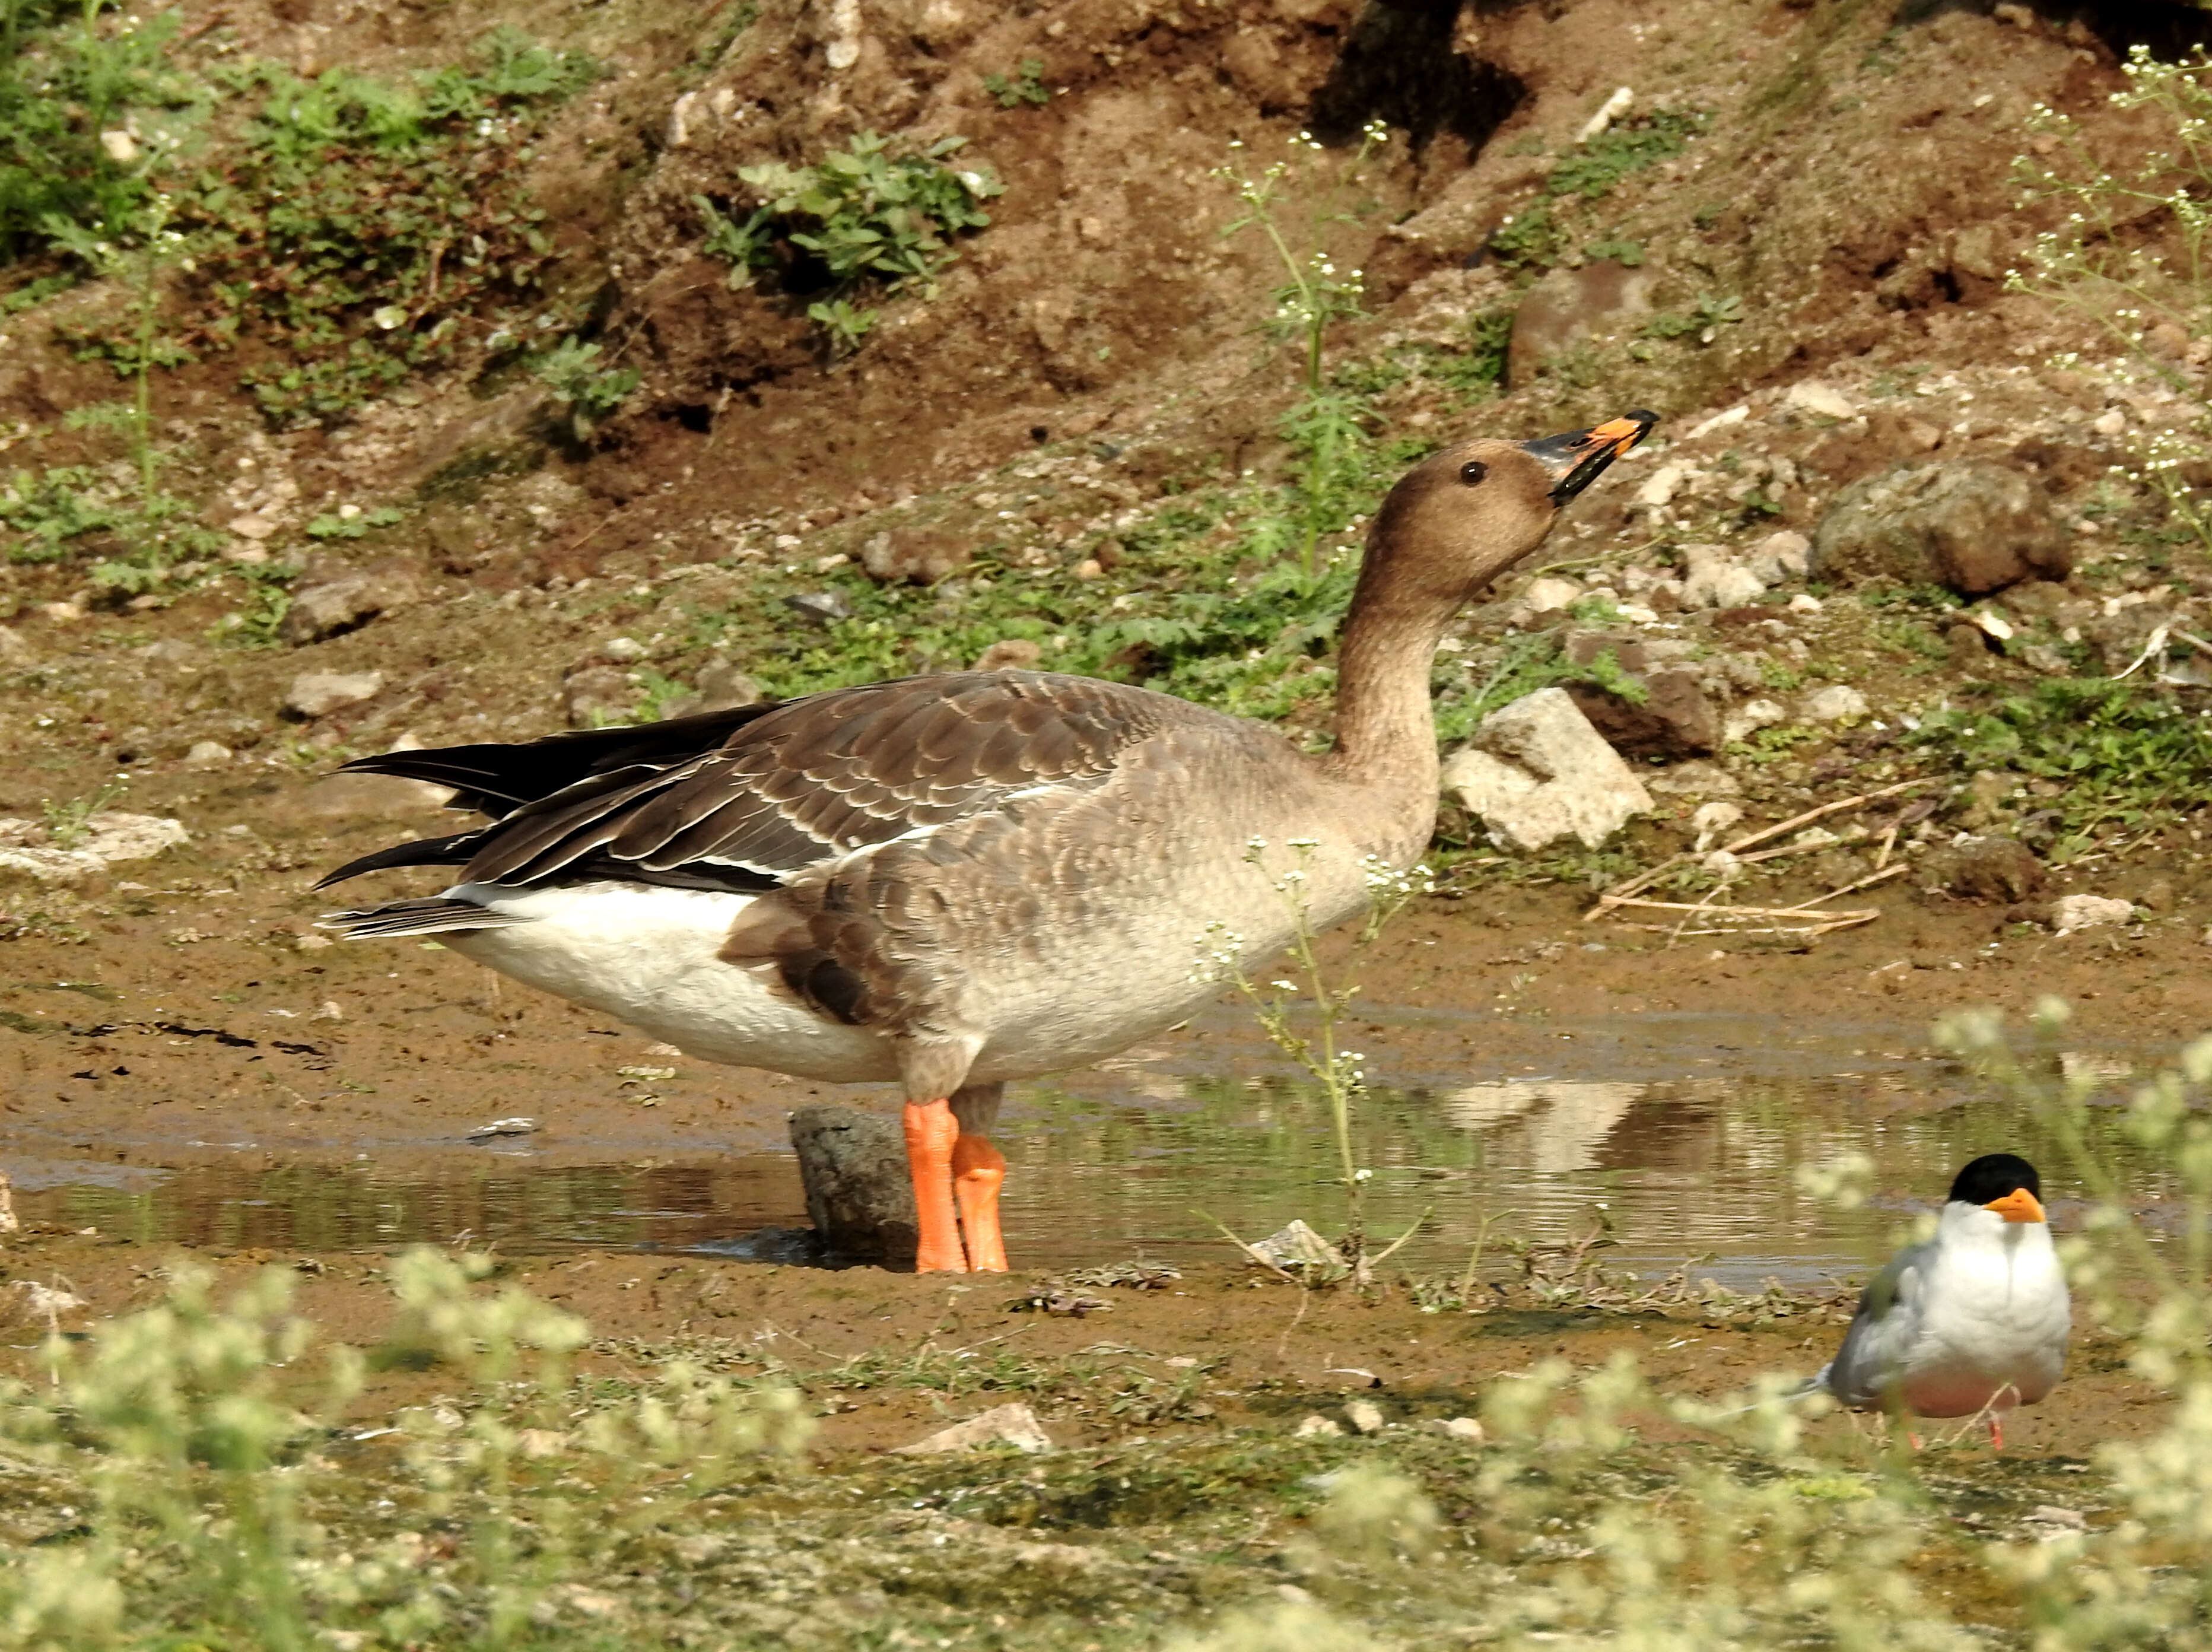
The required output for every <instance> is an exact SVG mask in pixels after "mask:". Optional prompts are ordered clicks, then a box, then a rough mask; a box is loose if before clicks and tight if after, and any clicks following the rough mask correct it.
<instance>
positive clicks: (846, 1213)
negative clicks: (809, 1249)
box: [791, 1102, 921, 1264]
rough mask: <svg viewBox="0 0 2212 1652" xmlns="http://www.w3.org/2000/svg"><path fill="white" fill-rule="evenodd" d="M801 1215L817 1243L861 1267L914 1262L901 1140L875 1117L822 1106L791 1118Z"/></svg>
mask: <svg viewBox="0 0 2212 1652" xmlns="http://www.w3.org/2000/svg"><path fill="white" fill-rule="evenodd" d="M791 1145H792V1149H793V1151H795V1152H796V1153H797V1154H798V1155H799V1179H800V1180H801V1181H804V1182H805V1185H806V1214H807V1216H808V1218H810V1219H811V1221H812V1222H813V1224H814V1230H815V1232H816V1233H817V1234H818V1235H820V1236H821V1238H822V1241H823V1243H824V1244H826V1245H828V1246H829V1248H830V1249H831V1250H832V1251H834V1252H836V1254H839V1255H841V1256H849V1257H852V1258H854V1259H855V1260H863V1261H882V1262H896V1263H900V1264H904V1263H908V1262H910V1261H912V1260H914V1253H915V1246H916V1245H917V1244H919V1243H920V1242H921V1230H920V1228H919V1227H918V1225H917V1224H916V1223H915V1213H914V1181H913V1179H912V1177H911V1176H909V1175H908V1173H907V1160H906V1141H905V1138H904V1137H903V1136H902V1134H901V1133H900V1130H899V1127H898V1126H897V1125H896V1124H895V1123H893V1122H892V1121H891V1120H890V1118H888V1117H886V1116H885V1115H884V1114H880V1113H866V1112H862V1111H861V1110H860V1109H859V1108H850V1107H839V1106H836V1105H835V1104H833V1103H829V1102H823V1103H820V1104H817V1105H816V1106H813V1107H802V1108H799V1110H798V1111H797V1112H795V1113H793V1114H792V1115H791Z"/></svg>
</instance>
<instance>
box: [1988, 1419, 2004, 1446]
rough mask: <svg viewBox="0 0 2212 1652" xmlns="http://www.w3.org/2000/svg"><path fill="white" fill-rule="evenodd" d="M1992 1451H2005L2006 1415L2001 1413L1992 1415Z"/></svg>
mask: <svg viewBox="0 0 2212 1652" xmlns="http://www.w3.org/2000/svg"><path fill="white" fill-rule="evenodd" d="M2003 1449H2004V1413H2003V1412H2001V1411H1993V1412H1990V1450H1992V1451H2002V1450H2003Z"/></svg>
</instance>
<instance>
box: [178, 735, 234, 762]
mask: <svg viewBox="0 0 2212 1652" xmlns="http://www.w3.org/2000/svg"><path fill="white" fill-rule="evenodd" d="M235 755H236V754H235V753H234V752H233V751H232V750H231V749H230V748H229V747H228V746H227V745H225V744H223V743H222V741H220V740H195V741H193V742H192V749H191V750H190V751H187V752H186V753H185V768H222V767H224V766H225V765H226V764H228V762H230V760H231V758H232V757H233V756H235Z"/></svg>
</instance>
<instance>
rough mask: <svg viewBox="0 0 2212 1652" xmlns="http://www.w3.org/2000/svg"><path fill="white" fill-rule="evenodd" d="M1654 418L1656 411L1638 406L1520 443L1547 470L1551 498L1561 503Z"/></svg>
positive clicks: (1625, 448) (1655, 420)
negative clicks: (1588, 424)
mask: <svg viewBox="0 0 2212 1652" xmlns="http://www.w3.org/2000/svg"><path fill="white" fill-rule="evenodd" d="M1658 422H1659V416H1658V415H1657V414H1656V413H1653V412H1650V411H1648V410H1645V409H1643V408H1638V409H1637V410H1635V411H1633V412H1631V413H1624V414H1622V415H1621V416H1620V417H1619V418H1617V419H1607V421H1606V422H1604V423H1603V424H1599V425H1593V426H1591V427H1590V428H1589V429H1587V430H1570V431H1567V432H1566V433H1565V434H1563V435H1557V436H1547V437H1545V438H1544V439H1543V440H1541V441H1526V442H1523V443H1522V444H1521V447H1522V452H1527V453H1531V454H1534V456H1535V457H1536V458H1537V459H1541V460H1542V461H1543V463H1544V465H1545V468H1546V469H1547V470H1549V471H1551V473H1552V477H1553V483H1554V485H1553V489H1552V502H1553V504H1554V505H1564V504H1565V503H1566V502H1567V501H1569V500H1570V499H1572V498H1573V497H1574V496H1575V495H1577V494H1578V493H1580V492H1581V491H1582V490H1583V489H1585V488H1587V487H1589V485H1590V483H1593V482H1595V481H1596V480H1597V479H1598V477H1599V475H1600V473H1601V472H1602V471H1604V469H1605V467H1606V466H1607V465H1610V464H1612V463H1613V460H1615V459H1619V458H1620V456H1621V455H1622V454H1623V453H1625V452H1627V451H1628V450H1629V449H1630V448H1632V447H1633V446H1636V444H1637V443H1638V442H1640V441H1642V440H1644V437H1646V436H1648V435H1650V434H1651V427H1652V426H1654V425H1656V424H1657V423H1658Z"/></svg>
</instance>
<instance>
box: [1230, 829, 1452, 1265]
mask: <svg viewBox="0 0 2212 1652" xmlns="http://www.w3.org/2000/svg"><path fill="white" fill-rule="evenodd" d="M1268 847H1269V846H1268V843H1267V839H1265V838H1261V837H1255V838H1254V839H1252V840H1251V841H1249V843H1247V844H1246V845H1245V848H1244V859H1245V860H1246V862H1247V863H1248V864H1249V865H1254V866H1256V867H1259V868H1261V870H1262V871H1266V870H1267V859H1266V856H1267V849H1268ZM1283 847H1284V848H1285V849H1286V850H1288V851H1289V854H1290V864H1289V865H1287V866H1285V867H1283V868H1282V869H1281V870H1280V871H1277V872H1272V873H1271V874H1270V878H1271V881H1272V882H1273V884H1274V887H1275V892H1276V894H1277V895H1279V896H1280V897H1281V898H1282V901H1283V904H1284V906H1285V908H1286V909H1287V911H1288V912H1289V914H1290V918H1291V940H1290V944H1289V947H1288V950H1287V956H1288V962H1289V967H1290V973H1289V975H1285V976H1280V977H1278V978H1276V979H1274V980H1272V981H1255V980H1254V979H1253V978H1252V975H1251V973H1250V971H1249V969H1247V967H1246V963H1247V958H1246V947H1245V938H1244V937H1243V936H1242V935H1240V934H1238V933H1237V932H1235V931H1234V930H1231V929H1230V928H1229V927H1228V926H1226V925H1224V924H1212V925H1209V926H1207V927H1206V931H1205V932H1204V933H1202V934H1201V935H1200V936H1199V938H1198V943H1197V945H1198V963H1197V966H1196V969H1195V971H1194V973H1195V974H1196V975H1198V977H1199V979H1200V980H1202V981H1213V982H1218V983H1220V984H1222V985H1225V986H1229V987H1235V988H1236V989H1237V991H1238V992H1239V993H1243V996H1244V999H1245V1000H1246V1002H1248V1003H1249V1004H1250V1005H1251V1006H1252V1009H1253V1012H1254V1013H1255V1015H1256V1016H1257V1017H1259V1022H1260V1029H1261V1031H1262V1032H1264V1033H1266V1034H1267V1042H1269V1043H1271V1044H1273V1046H1274V1047H1275V1048H1277V1049H1279V1050H1280V1051H1282V1053H1283V1054H1285V1055H1286V1056H1288V1057H1289V1058H1290V1059H1291V1060H1292V1061H1294V1062H1296V1063H1297V1065H1298V1066H1300V1067H1302V1068H1303V1069H1304V1071H1305V1072H1306V1074H1307V1076H1308V1077H1310V1078H1311V1079H1312V1080H1313V1082H1314V1083H1315V1084H1317V1085H1318V1086H1319V1087H1320V1089H1321V1092H1322V1096H1324V1097H1325V1098H1326V1099H1327V1101H1328V1113H1329V1124H1330V1127H1331V1128H1332V1130H1333V1131H1334V1135H1335V1139H1336V1155H1337V1165H1338V1174H1337V1175H1336V1177H1335V1180H1336V1181H1337V1182H1338V1184H1339V1185H1340V1186H1341V1187H1343V1188H1344V1190H1345V1197H1346V1206H1347V1216H1346V1226H1345V1233H1344V1237H1343V1238H1342V1239H1341V1240H1340V1241H1339V1242H1338V1248H1339V1249H1340V1251H1341V1252H1342V1253H1343V1254H1344V1256H1345V1258H1346V1264H1347V1266H1346V1277H1349V1278H1353V1279H1354V1280H1356V1281H1357V1282H1358V1283H1360V1284H1363V1285H1364V1284H1365V1283H1367V1282H1368V1280H1369V1278H1370V1276H1371V1273H1372V1270H1373V1268H1374V1266H1375V1265H1376V1263H1378V1262H1380V1261H1381V1260H1383V1257H1384V1256H1387V1255H1389V1251H1390V1250H1395V1249H1396V1248H1397V1245H1395V1244H1394V1245H1392V1246H1391V1247H1390V1248H1389V1249H1388V1250H1385V1251H1383V1252H1382V1253H1381V1254H1378V1255H1376V1256H1372V1257H1370V1256H1369V1255H1368V1254H1367V1242H1366V1232H1365V1225H1364V1216H1363V1211H1364V1193H1365V1190H1366V1187H1367V1183H1368V1182H1369V1181H1370V1180H1371V1179H1372V1177H1373V1175H1374V1174H1375V1173H1374V1171H1373V1170H1372V1169H1369V1168H1367V1167H1365V1166H1364V1165H1362V1164H1360V1163H1358V1152H1357V1151H1356V1148H1355V1146H1354V1144H1353V1141H1352V1110H1353V1108H1354V1107H1355V1106H1356V1105H1357V1103H1358V1100H1359V1098H1360V1097H1361V1096H1364V1094H1366V1091H1367V1065H1366V1064H1367V1057H1366V1055H1365V1054H1364V1053H1362V1052H1361V1051H1358V1050H1350V1049H1346V1048H1344V1047H1343V1041H1342V1033H1343V1023H1344V1017H1345V1015H1346V1011H1348V1010H1349V1009H1350V1007H1351V1005H1352V999H1354V998H1356V997H1358V993H1359V985H1358V980H1357V975H1358V961H1359V959H1360V957H1362V956H1363V955H1364V953H1365V952H1366V951H1367V949H1368V948H1370V946H1372V945H1374V944H1375V943H1376V940H1378V939H1379V938H1381V937H1382V934H1383V930H1384V929H1385V928H1386V927H1388V926H1389V923H1390V920H1392V919H1394V918H1395V917H1396V916H1397V915H1398V914H1400V913H1401V912H1403V911H1404V910H1405V909H1406V908H1407V906H1409V905H1410V904H1412V902H1413V901H1414V900H1416V899H1417V898H1419V896H1424V895H1428V894H1431V893H1433V892H1434V890H1435V889H1436V875H1435V874H1434V873H1433V872H1431V870H1430V869H1429V868H1428V867H1427V866H1426V865H1418V864H1417V865H1412V866H1407V867H1403V868H1401V867H1397V866H1393V865H1390V864H1389V862H1388V861H1385V860H1383V859H1379V858H1378V857H1376V856H1375V855H1368V856H1366V857H1364V859H1362V861H1361V863H1360V872H1361V876H1362V878H1363V879H1364V882H1365V884H1366V886H1367V896H1368V904H1367V910H1366V913H1365V914H1364V916H1363V917H1362V919H1361V920H1360V924H1359V927H1358V930H1357V931H1356V932H1354V936H1353V939H1352V963H1351V965H1350V966H1349V967H1347V969H1346V970H1345V971H1344V976H1345V977H1350V978H1351V979H1349V980H1346V982H1345V984H1343V985H1338V984H1336V982H1337V981H1338V980H1339V979H1340V977H1338V976H1336V975H1332V973H1331V972H1330V971H1328V970H1327V969H1324V968H1323V967H1322V961H1321V957H1320V955H1319V951H1318V943H1319V940H1320V938H1321V937H1320V931H1319V930H1318V929H1317V928H1316V926H1315V923H1314V920H1313V904H1312V884H1313V878H1312V872H1313V857H1314V854H1315V852H1316V850H1317V849H1318V848H1319V847H1320V845H1319V844H1318V843H1317V842H1316V841H1315V840H1314V839H1312V838H1310V837H1293V838H1288V839H1285V841H1284V844H1283ZM1414 1227H1415V1230H1419V1223H1416V1224H1414ZM1406 1237H1407V1238H1410V1237H1412V1234H1411V1233H1408V1234H1407V1236H1406ZM1404 1242H1405V1240H1404V1239H1401V1240H1399V1241H1398V1243H1399V1244H1402V1243H1404Z"/></svg>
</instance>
